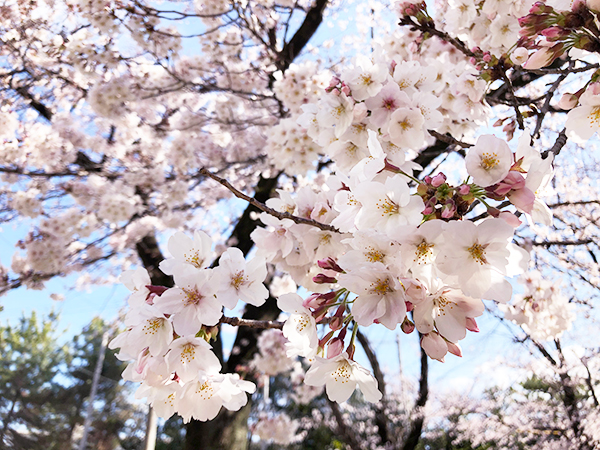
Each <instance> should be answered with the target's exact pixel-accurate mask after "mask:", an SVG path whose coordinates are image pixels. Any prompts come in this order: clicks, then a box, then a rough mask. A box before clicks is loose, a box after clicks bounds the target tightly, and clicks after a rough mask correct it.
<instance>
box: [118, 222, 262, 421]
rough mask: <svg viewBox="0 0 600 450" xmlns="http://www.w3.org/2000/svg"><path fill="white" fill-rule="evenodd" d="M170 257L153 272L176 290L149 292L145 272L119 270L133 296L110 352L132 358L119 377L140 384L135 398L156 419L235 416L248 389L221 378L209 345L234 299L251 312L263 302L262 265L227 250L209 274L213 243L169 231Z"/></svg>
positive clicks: (246, 385)
mask: <svg viewBox="0 0 600 450" xmlns="http://www.w3.org/2000/svg"><path fill="white" fill-rule="evenodd" d="M169 251H170V252H171V254H172V255H173V257H172V258H170V259H166V260H164V261H163V262H162V263H161V264H160V269H161V270H162V271H163V272H164V273H165V274H168V275H173V278H174V280H175V286H174V287H172V288H169V289H167V288H165V287H159V286H152V283H151V281H150V278H149V276H148V273H147V272H146V271H145V270H144V269H137V270H135V271H129V272H125V273H124V274H123V275H122V277H121V279H122V281H123V283H124V284H125V285H126V286H127V287H128V288H129V289H130V290H131V291H133V292H132V294H131V296H130V297H129V306H130V309H129V311H128V313H127V316H126V318H125V325H126V326H127V329H126V331H125V332H123V333H121V334H120V335H118V336H117V337H116V338H115V339H114V340H113V341H111V343H110V344H109V346H110V347H111V348H117V347H119V348H120V351H119V353H118V355H117V356H118V357H119V358H120V359H122V360H124V361H129V360H134V362H131V363H130V364H129V365H128V366H127V369H126V370H125V372H124V374H123V377H124V378H125V379H128V380H132V381H137V382H142V385H141V386H140V388H139V389H138V391H137V394H136V395H138V396H139V397H147V398H148V401H149V403H150V404H152V406H153V407H154V408H155V409H156V411H157V414H158V415H159V416H161V417H170V416H171V415H172V414H173V413H175V412H177V413H178V414H180V415H181V416H182V417H183V418H184V420H185V421H186V422H188V421H189V420H190V419H192V418H194V419H197V420H210V419H213V418H214V417H215V416H216V415H217V414H218V412H219V410H220V409H221V407H224V408H227V409H229V410H238V409H239V408H241V407H242V406H244V405H245V404H246V402H247V396H246V393H253V392H254V391H255V389H256V387H255V385H254V384H253V383H251V382H250V381H246V380H242V379H240V376H239V375H238V374H221V373H219V372H220V370H221V364H220V362H219V359H218V358H217V357H216V356H215V354H214V353H213V352H212V351H211V346H210V344H209V343H208V341H209V340H210V338H211V335H212V333H213V331H214V329H213V327H214V326H215V325H217V324H218V323H219V320H220V319H221V316H222V315H223V307H226V308H228V309H233V308H235V306H236V304H237V302H238V299H242V300H243V301H245V302H246V303H249V304H253V305H256V306H260V305H262V304H263V303H264V302H265V300H266V298H267V297H268V291H267V288H266V287H265V286H264V285H263V284H262V282H263V280H264V278H265V277H266V274H267V268H266V265H265V262H264V260H261V259H260V258H255V259H253V260H250V261H248V262H246V260H245V259H244V256H243V254H242V252H241V251H240V250H238V249H236V248H230V249H228V250H227V251H225V252H224V253H223V254H221V256H220V258H219V265H218V267H215V268H209V267H208V265H209V264H210V262H211V261H212V257H213V254H212V241H211V239H210V238H209V237H208V236H207V235H206V234H205V233H203V232H200V231H197V232H196V233H195V234H194V239H193V240H192V239H191V238H189V237H187V236H186V235H185V234H184V233H181V232H180V233H176V234H175V235H173V236H172V237H171V238H170V239H169Z"/></svg>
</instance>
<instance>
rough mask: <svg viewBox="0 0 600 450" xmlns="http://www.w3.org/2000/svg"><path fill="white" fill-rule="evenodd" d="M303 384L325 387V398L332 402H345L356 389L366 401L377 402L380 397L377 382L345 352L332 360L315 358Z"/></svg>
mask: <svg viewBox="0 0 600 450" xmlns="http://www.w3.org/2000/svg"><path fill="white" fill-rule="evenodd" d="M304 382H305V383H306V384H308V385H310V386H323V385H325V392H326V393H327V397H329V399H330V400H331V401H334V402H338V403H341V402H345V401H346V400H348V399H349V398H350V396H351V395H352V393H353V392H354V390H355V389H356V387H357V386H358V388H359V389H360V390H361V392H362V393H363V396H364V398H365V400H366V401H368V402H371V403H376V402H378V401H379V400H380V399H381V397H382V395H381V392H379V390H378V389H377V380H375V378H374V377H373V375H371V374H370V373H369V372H368V371H367V370H366V369H365V368H364V367H362V366H361V365H360V364H358V363H356V362H354V361H352V360H351V359H349V358H348V354H347V353H346V352H343V353H341V354H340V355H338V356H336V357H335V358H332V359H326V358H321V357H317V358H316V359H315V361H314V362H313V364H312V366H311V367H310V369H308V371H307V372H306V376H305V378H304Z"/></svg>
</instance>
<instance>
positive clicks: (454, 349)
mask: <svg viewBox="0 0 600 450" xmlns="http://www.w3.org/2000/svg"><path fill="white" fill-rule="evenodd" d="M446 345H447V346H448V351H449V352H450V353H452V354H453V355H456V356H458V357H459V358H462V350H461V349H460V346H459V345H458V344H455V343H454V342H450V341H446Z"/></svg>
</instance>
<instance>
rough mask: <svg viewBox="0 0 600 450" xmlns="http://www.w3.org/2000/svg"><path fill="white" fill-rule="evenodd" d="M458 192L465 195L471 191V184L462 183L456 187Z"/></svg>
mask: <svg viewBox="0 0 600 450" xmlns="http://www.w3.org/2000/svg"><path fill="white" fill-rule="evenodd" d="M458 193H459V194H460V195H467V194H470V193H471V186H469V185H468V184H463V185H462V186H460V187H459V188H458Z"/></svg>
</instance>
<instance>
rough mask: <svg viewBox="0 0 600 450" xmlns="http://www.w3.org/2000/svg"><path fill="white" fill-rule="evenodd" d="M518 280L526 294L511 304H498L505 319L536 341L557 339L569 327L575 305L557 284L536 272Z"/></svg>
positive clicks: (573, 316) (516, 298) (518, 296)
mask: <svg viewBox="0 0 600 450" xmlns="http://www.w3.org/2000/svg"><path fill="white" fill-rule="evenodd" d="M519 281H520V282H521V284H523V286H524V288H525V292H524V293H523V294H519V295H516V296H515V297H514V299H513V301H512V302H511V303H510V304H508V305H500V307H501V309H502V310H503V311H504V317H506V318H507V319H509V320H512V321H513V322H514V323H516V324H518V325H521V327H522V328H523V330H524V331H525V332H526V333H527V334H528V335H530V336H531V337H532V338H533V339H535V340H536V341H547V340H549V339H558V338H559V337H560V336H561V335H562V334H563V333H564V332H565V331H567V330H569V329H570V328H571V324H572V323H573V320H574V319H575V313H574V306H573V304H572V303H569V299H568V298H567V297H565V296H564V294H562V292H561V290H560V286H559V285H557V284H556V283H553V282H551V281H550V280H547V279H544V278H543V277H542V275H541V274H540V273H539V272H530V273H528V274H527V275H526V276H522V277H521V278H520V280H519Z"/></svg>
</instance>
